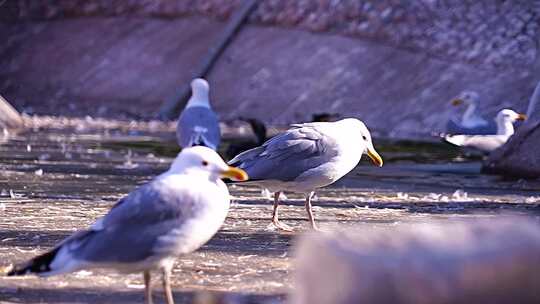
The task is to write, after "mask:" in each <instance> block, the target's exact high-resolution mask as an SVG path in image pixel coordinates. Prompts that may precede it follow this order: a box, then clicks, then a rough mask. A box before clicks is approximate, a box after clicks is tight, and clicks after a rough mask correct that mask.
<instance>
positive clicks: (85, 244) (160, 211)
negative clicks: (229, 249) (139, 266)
mask: <svg viewBox="0 0 540 304" xmlns="http://www.w3.org/2000/svg"><path fill="white" fill-rule="evenodd" d="M189 204H190V198H189V197H187V196H184V197H182V196H179V195H178V194H174V195H173V193H168V192H166V191H165V192H164V191H163V190H160V189H159V188H158V187H156V186H155V184H152V183H151V184H147V185H144V186H142V187H141V188H138V189H137V190H135V191H133V192H132V193H130V194H129V195H128V196H127V197H125V198H124V199H122V200H121V201H120V202H119V203H118V204H116V205H115V206H114V207H113V208H112V209H111V210H110V211H109V213H108V214H107V215H105V216H104V217H103V218H102V219H100V220H98V221H97V222H96V224H94V226H92V229H91V230H88V231H83V232H79V233H78V234H75V235H73V236H72V237H70V238H69V239H67V240H66V241H64V242H63V243H62V246H66V245H67V246H68V248H69V250H70V253H71V254H72V255H73V256H74V257H75V258H78V259H81V260H85V261H91V262H97V263H133V262H137V261H142V260H144V259H146V258H148V257H150V256H153V255H155V254H156V251H155V249H156V244H157V243H158V241H159V240H158V239H159V237H161V236H163V235H166V234H167V233H168V232H170V231H171V230H172V229H175V228H178V227H181V225H182V224H183V223H184V222H185V213H186V209H188V208H189Z"/></svg>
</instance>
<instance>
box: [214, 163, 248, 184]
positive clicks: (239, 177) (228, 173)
mask: <svg viewBox="0 0 540 304" xmlns="http://www.w3.org/2000/svg"><path fill="white" fill-rule="evenodd" d="M221 177H224V178H225V177H227V178H230V179H232V180H234V181H238V182H243V181H246V180H248V175H247V173H246V171H244V170H242V169H240V168H235V167H229V168H228V169H227V170H225V171H223V172H221Z"/></svg>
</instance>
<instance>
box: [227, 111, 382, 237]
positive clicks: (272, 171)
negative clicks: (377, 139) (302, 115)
mask: <svg viewBox="0 0 540 304" xmlns="http://www.w3.org/2000/svg"><path fill="white" fill-rule="evenodd" d="M364 153H367V155H368V156H369V157H370V158H371V160H372V161H373V162H374V163H375V164H376V165H378V166H382V165H383V160H382V158H381V156H380V155H379V154H378V153H377V151H376V150H375V148H374V147H373V143H372V140H371V135H370V132H369V130H368V128H367V127H366V125H365V124H364V123H363V122H362V121H360V120H359V119H356V118H345V119H342V120H339V121H336V122H312V123H303V124H293V125H291V128H290V129H288V130H287V131H285V132H283V133H281V134H278V135H276V136H274V137H272V138H271V139H269V140H267V141H266V142H265V143H263V144H262V145H261V146H259V147H256V148H253V149H250V150H247V151H245V152H243V153H240V154H239V155H237V156H236V157H234V158H233V159H232V160H230V161H229V165H232V166H236V167H238V168H241V169H243V170H245V171H246V173H247V174H248V175H249V176H250V180H249V181H248V183H250V184H255V185H258V186H260V187H262V188H267V189H269V190H270V191H272V192H274V205H273V211H272V224H273V225H274V226H275V227H276V228H277V229H280V230H284V231H292V229H291V228H290V227H288V226H287V225H285V224H283V223H281V222H279V217H278V206H279V196H280V194H281V192H283V191H292V192H301V193H304V194H305V198H306V201H305V208H306V211H307V214H308V219H309V221H310V224H311V227H312V228H313V229H315V230H317V229H318V228H317V225H316V224H315V219H314V217H313V212H312V208H311V199H312V197H313V195H314V193H315V190H316V189H318V188H321V187H324V186H328V185H330V184H332V183H334V182H335V181H337V180H339V179H340V178H341V177H343V176H344V175H345V174H347V173H349V172H350V171H351V170H352V169H353V168H354V167H356V165H357V164H358V162H359V161H360V158H361V156H362V154H364Z"/></svg>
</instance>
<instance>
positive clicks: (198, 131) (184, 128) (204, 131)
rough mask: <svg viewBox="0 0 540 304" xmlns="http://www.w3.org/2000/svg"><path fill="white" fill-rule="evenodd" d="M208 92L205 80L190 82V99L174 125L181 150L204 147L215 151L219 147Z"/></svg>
mask: <svg viewBox="0 0 540 304" xmlns="http://www.w3.org/2000/svg"><path fill="white" fill-rule="evenodd" d="M209 90H210V88H209V85H208V82H207V81H206V80H204V79H202V78H196V79H194V80H193V81H191V91H192V95H191V98H190V99H189V100H188V102H187V104H186V107H185V108H184V111H182V113H181V114H180V117H179V118H178V124H177V125H176V138H177V140H178V144H179V145H180V147H182V148H187V147H192V146H206V147H208V148H210V149H212V150H214V151H215V150H217V147H218V146H219V142H220V140H221V134H220V130H219V120H218V117H217V115H216V113H214V111H212V107H211V106H210V101H209V98H208V93H209Z"/></svg>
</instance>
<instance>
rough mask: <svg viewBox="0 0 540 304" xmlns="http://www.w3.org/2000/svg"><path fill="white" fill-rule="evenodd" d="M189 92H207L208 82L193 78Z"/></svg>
mask: <svg viewBox="0 0 540 304" xmlns="http://www.w3.org/2000/svg"><path fill="white" fill-rule="evenodd" d="M191 90H193V92H208V91H209V90H210V86H209V85H208V81H206V80H204V79H202V78H195V79H193V80H192V81H191Z"/></svg>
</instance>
